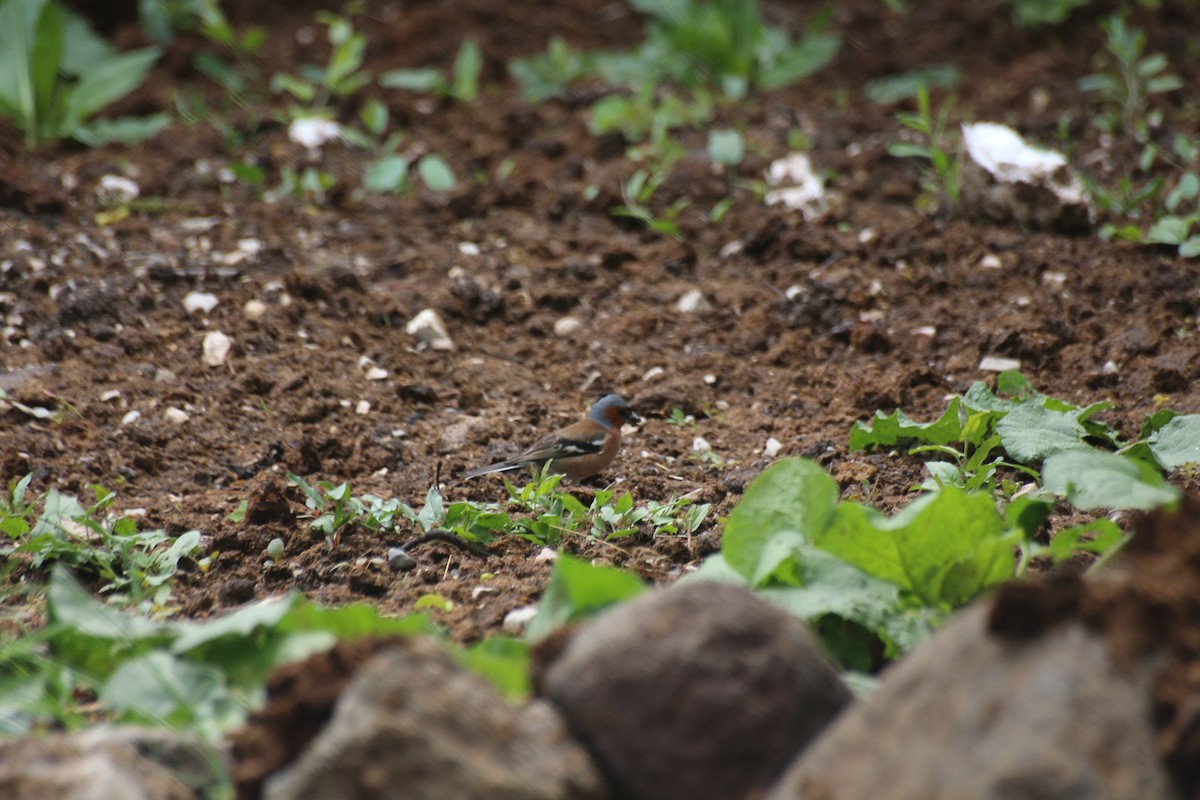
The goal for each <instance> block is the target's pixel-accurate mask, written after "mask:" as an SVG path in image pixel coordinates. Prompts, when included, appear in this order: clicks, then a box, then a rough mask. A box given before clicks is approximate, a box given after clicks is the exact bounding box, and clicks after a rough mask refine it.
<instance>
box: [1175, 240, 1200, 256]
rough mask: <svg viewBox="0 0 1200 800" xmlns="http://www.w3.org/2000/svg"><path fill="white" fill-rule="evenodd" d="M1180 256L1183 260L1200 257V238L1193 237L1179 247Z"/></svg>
mask: <svg viewBox="0 0 1200 800" xmlns="http://www.w3.org/2000/svg"><path fill="white" fill-rule="evenodd" d="M1179 255H1180V256H1182V257H1183V258H1195V257H1196V256H1200V236H1192V237H1190V238H1188V239H1187V240H1186V241H1184V242H1181V243H1180V245H1179Z"/></svg>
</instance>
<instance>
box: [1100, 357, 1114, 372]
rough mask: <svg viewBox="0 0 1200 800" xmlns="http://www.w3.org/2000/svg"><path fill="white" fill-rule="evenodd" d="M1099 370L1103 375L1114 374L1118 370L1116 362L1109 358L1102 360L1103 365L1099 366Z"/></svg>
mask: <svg viewBox="0 0 1200 800" xmlns="http://www.w3.org/2000/svg"><path fill="white" fill-rule="evenodd" d="M1100 372H1102V373H1103V374H1105V375H1116V374H1117V372H1118V370H1117V362H1115V361H1113V360H1112V359H1111V358H1110V359H1109V360H1108V361H1105V362H1104V366H1102V367H1101V368H1100Z"/></svg>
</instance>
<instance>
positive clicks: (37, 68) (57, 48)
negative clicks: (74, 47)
mask: <svg viewBox="0 0 1200 800" xmlns="http://www.w3.org/2000/svg"><path fill="white" fill-rule="evenodd" d="M9 2H13V0H9ZM34 35H35V38H34V40H33V60H32V62H31V64H30V76H31V78H32V79H33V93H34V100H35V103H36V105H37V123H36V124H37V127H38V128H39V129H41V130H43V131H45V132H46V134H47V136H49V135H51V134H52V132H53V130H52V129H53V128H54V127H55V126H56V124H57V120H56V119H55V117H56V116H57V113H58V109H57V108H56V106H59V105H60V103H59V99H58V97H56V92H55V85H56V84H57V83H58V70H59V67H60V66H61V65H62V56H63V14H62V11H61V10H59V7H58V4H57V3H53V2H51V3H46V5H45V6H43V7H42V13H41V14H40V15H38V21H37V31H36V33H35V34H34Z"/></svg>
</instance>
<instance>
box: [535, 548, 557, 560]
mask: <svg viewBox="0 0 1200 800" xmlns="http://www.w3.org/2000/svg"><path fill="white" fill-rule="evenodd" d="M533 560H534V561H557V560H558V551H557V550H555V549H554V548H553V547H543V548H542V549H541V551H540V552H539V553H538V554H537V555H536V556H534V557H533Z"/></svg>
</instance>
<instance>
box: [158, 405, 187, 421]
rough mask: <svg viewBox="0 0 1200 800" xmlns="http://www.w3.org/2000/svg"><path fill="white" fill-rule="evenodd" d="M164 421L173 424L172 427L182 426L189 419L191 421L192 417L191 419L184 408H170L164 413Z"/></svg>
mask: <svg viewBox="0 0 1200 800" xmlns="http://www.w3.org/2000/svg"><path fill="white" fill-rule="evenodd" d="M163 419H165V420H166V421H167V422H169V423H171V424H172V425H182V424H184V423H185V422H187V421H188V420H189V419H191V417H189V416H188V413H187V412H186V411H184V410H183V409H182V408H176V407H175V406H171V407H170V408H168V409H167V410H166V411H164V412H163Z"/></svg>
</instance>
